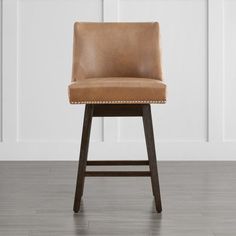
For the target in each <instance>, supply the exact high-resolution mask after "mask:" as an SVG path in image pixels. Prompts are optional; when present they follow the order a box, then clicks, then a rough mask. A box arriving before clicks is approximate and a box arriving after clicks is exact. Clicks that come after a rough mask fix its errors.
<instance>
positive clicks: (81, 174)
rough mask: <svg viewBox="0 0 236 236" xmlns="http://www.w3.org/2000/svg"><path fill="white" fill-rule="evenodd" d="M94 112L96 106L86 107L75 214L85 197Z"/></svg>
mask: <svg viewBox="0 0 236 236" xmlns="http://www.w3.org/2000/svg"><path fill="white" fill-rule="evenodd" d="M93 110H94V105H86V106H85V112H84V123H83V131H82V138H81V145H80V157H79V166H78V173H77V183H76V190H75V200H74V212H75V213H77V212H78V211H79V209H80V202H81V198H82V195H83V189H84V179H85V170H86V163H87V157H88V148H89V138H90V130H91V124H92V117H93Z"/></svg>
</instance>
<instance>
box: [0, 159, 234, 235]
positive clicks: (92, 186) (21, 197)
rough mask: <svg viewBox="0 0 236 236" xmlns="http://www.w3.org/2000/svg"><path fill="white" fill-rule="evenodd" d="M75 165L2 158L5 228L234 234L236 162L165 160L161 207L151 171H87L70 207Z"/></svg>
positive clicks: (0, 201)
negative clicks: (76, 209)
mask: <svg viewBox="0 0 236 236" xmlns="http://www.w3.org/2000/svg"><path fill="white" fill-rule="evenodd" d="M129 169H134V168H133V167H129ZM135 169H136V168H135ZM76 170H77V163H76V162H0V235H1V236H62V235H63V236H73V235H135V236H139V235H162V236H235V235H236V162H160V163H159V173H160V184H161V192H162V201H163V213H162V214H157V213H156V212H155V208H154V201H153V197H152V193H151V185H150V179H149V178H148V177H137V178H87V179H86V183H85V193H84V199H83V204H82V209H81V212H80V213H79V214H73V211H72V205H73V197H74V189H75V178H76Z"/></svg>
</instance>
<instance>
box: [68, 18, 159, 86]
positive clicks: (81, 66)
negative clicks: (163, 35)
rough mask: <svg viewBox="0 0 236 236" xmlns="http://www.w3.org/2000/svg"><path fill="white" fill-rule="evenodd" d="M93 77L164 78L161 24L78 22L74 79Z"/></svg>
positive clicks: (76, 26)
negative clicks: (160, 38)
mask: <svg viewBox="0 0 236 236" xmlns="http://www.w3.org/2000/svg"><path fill="white" fill-rule="evenodd" d="M94 77H143V78H153V79H158V80H162V73H161V64H160V48H159V24H158V23H157V22H155V23H80V22H76V23H75V25H74V47H73V72H72V81H76V80H79V79H86V78H94Z"/></svg>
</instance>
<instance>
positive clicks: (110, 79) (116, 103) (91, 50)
mask: <svg viewBox="0 0 236 236" xmlns="http://www.w3.org/2000/svg"><path fill="white" fill-rule="evenodd" d="M69 99H70V103H71V104H86V106H85V113H84V123H83V131H82V139H81V147H80V157H79V167H78V176H77V185H76V192H75V199H74V212H78V211H79V209H80V202H81V198H82V195H83V188H84V180H85V177H87V176H93V177H95V176H150V177H151V183H152V190H153V195H154V198H155V203H156V210H157V212H161V211H162V206H161V196H160V188H159V180H158V171H157V162H156V152H155V143H154V135H153V126H152V116H151V108H150V104H151V103H165V101H166V85H165V84H164V83H163V82H162V73H161V63H160V48H159V24H158V23H78V22H77V23H75V25H74V47H73V72H72V83H71V84H70V85H69ZM98 116H99V117H114V116H142V118H143V125H144V131H145V138H146V145H147V152H148V160H147V161H146V160H144V161H138V160H137V161H129V160H126V161H116V160H114V161H88V160H87V154H88V147H89V137H90V130H91V123H92V117H98ZM87 165H149V167H150V171H86V166H87Z"/></svg>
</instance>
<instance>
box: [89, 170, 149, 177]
mask: <svg viewBox="0 0 236 236" xmlns="http://www.w3.org/2000/svg"><path fill="white" fill-rule="evenodd" d="M150 175H151V173H150V171H86V172H85V176H88V177H107V176H109V177H135V176H140V177H143V176H150Z"/></svg>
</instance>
